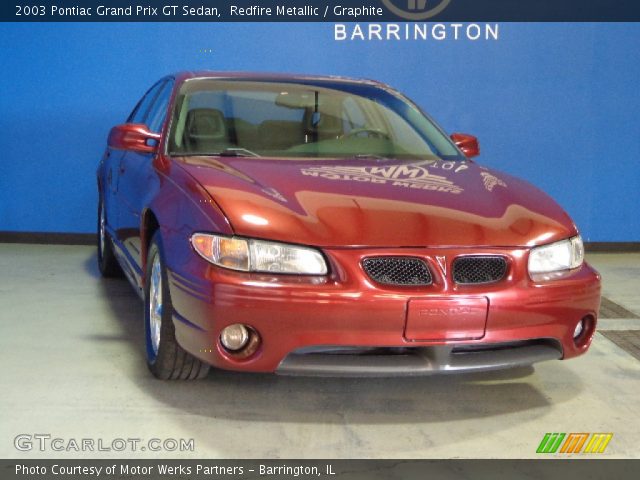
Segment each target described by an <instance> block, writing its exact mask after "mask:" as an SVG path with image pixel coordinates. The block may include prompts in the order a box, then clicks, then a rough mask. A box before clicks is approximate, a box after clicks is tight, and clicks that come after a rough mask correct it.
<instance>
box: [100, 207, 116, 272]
mask: <svg viewBox="0 0 640 480" xmlns="http://www.w3.org/2000/svg"><path fill="white" fill-rule="evenodd" d="M98 267H99V268H100V273H101V274H102V276H103V277H120V276H122V269H121V268H120V265H119V264H118V260H117V259H116V255H115V253H114V252H113V243H111V237H109V233H108V232H107V214H106V211H105V207H104V202H103V200H102V197H101V198H100V200H99V201H98Z"/></svg>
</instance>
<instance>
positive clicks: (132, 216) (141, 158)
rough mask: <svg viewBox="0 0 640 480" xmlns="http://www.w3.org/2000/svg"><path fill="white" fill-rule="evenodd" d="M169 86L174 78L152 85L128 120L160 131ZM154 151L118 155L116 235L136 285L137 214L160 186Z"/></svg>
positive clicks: (138, 270) (139, 273) (138, 261)
mask: <svg viewBox="0 0 640 480" xmlns="http://www.w3.org/2000/svg"><path fill="white" fill-rule="evenodd" d="M172 89H173V79H165V80H162V81H160V82H159V83H158V84H156V85H155V86H154V87H152V89H151V90H149V92H148V93H147V95H146V96H145V98H143V100H142V101H141V102H140V104H139V106H138V107H139V108H137V109H136V111H134V113H133V114H132V116H131V117H130V119H129V123H140V124H145V125H146V126H147V127H148V128H149V130H150V131H152V132H154V133H160V131H161V129H162V125H163V123H164V119H165V118H166V114H167V108H168V105H169V100H170V98H171V92H172ZM155 155H156V154H153V153H141V152H132V151H127V152H125V153H124V155H122V157H121V158H120V163H119V168H118V179H117V194H116V197H117V199H118V201H117V204H118V207H117V212H116V219H115V223H116V235H117V237H118V241H119V242H120V246H121V249H122V253H124V255H125V256H126V257H127V263H128V264H129V266H130V267H131V269H130V270H129V271H128V272H127V273H129V274H130V276H132V277H133V279H134V280H135V281H136V283H137V284H138V285H139V286H141V285H142V282H141V279H142V276H143V272H142V264H143V262H142V258H141V254H142V248H141V238H140V223H141V221H140V217H141V214H142V210H143V209H144V207H145V204H146V201H147V199H148V198H149V197H150V196H152V195H153V192H154V191H156V190H157V189H158V188H159V178H158V175H157V172H156V171H155V169H154V167H153V160H154V158H155Z"/></svg>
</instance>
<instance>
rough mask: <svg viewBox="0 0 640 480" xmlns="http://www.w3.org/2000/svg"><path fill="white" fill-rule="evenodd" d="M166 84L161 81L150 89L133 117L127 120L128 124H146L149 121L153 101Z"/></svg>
mask: <svg viewBox="0 0 640 480" xmlns="http://www.w3.org/2000/svg"><path fill="white" fill-rule="evenodd" d="M165 84H166V81H159V82H158V83H156V84H155V85H154V86H153V87H151V88H150V89H149V91H148V92H147V93H146V94H145V95H144V97H142V99H141V100H140V101H139V102H138V105H136V108H134V109H133V112H131V115H129V118H128V119H127V123H145V120H146V119H147V113H148V112H149V108H150V107H151V105H152V103H153V101H154V100H155V99H156V97H157V96H158V93H159V92H160V89H161V88H162V87H163V86H164V85H165Z"/></svg>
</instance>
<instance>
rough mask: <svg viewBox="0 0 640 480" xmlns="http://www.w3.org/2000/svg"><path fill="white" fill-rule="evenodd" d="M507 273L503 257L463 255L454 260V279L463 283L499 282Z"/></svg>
mask: <svg viewBox="0 0 640 480" xmlns="http://www.w3.org/2000/svg"><path fill="white" fill-rule="evenodd" d="M506 273H507V261H506V260H505V259H504V258H503V257H461V258H456V259H455V261H454V262H453V280H454V282H456V283H459V284H462V285H471V284H479V283H494V282H499V281H500V280H502V279H503V278H504V276H505V274H506Z"/></svg>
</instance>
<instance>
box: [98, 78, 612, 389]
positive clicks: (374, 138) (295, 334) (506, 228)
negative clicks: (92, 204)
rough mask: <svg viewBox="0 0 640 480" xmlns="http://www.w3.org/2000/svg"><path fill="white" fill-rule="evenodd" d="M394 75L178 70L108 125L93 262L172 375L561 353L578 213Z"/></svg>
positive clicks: (584, 294)
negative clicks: (114, 280)
mask: <svg viewBox="0 0 640 480" xmlns="http://www.w3.org/2000/svg"><path fill="white" fill-rule="evenodd" d="M478 153H479V148H478V143H477V140H476V139H475V138H474V137H472V136H470V135H463V134H453V135H451V137H447V136H446V135H445V133H444V132H443V131H442V130H441V129H440V128H439V127H438V126H437V125H436V124H435V123H434V122H433V121H432V120H431V119H430V118H429V117H428V116H426V115H425V114H424V113H423V112H422V111H421V110H420V108H418V107H417V106H416V105H415V104H414V103H412V102H411V101H410V100H409V99H407V98H406V97H405V96H403V95H402V94H400V93H398V92H397V91H395V90H393V89H391V88H390V87H388V86H386V85H383V84H380V83H377V82H373V81H363V80H350V79H344V78H338V77H315V76H282V75H258V74H230V73H211V72H198V73H181V74H178V75H173V76H168V77H166V78H163V79H162V80H160V81H159V82H158V83H156V84H155V85H154V86H153V87H152V88H151V89H150V90H149V91H148V92H147V93H146V95H145V96H144V97H143V98H142V99H141V100H140V102H139V103H138V104H137V106H136V107H135V109H134V110H133V112H132V113H131V115H130V116H129V118H128V119H127V121H126V123H124V124H123V125H119V126H116V127H114V128H113V129H112V130H111V133H110V134H109V139H108V148H107V150H106V152H105V154H104V156H103V158H102V160H101V162H100V166H99V168H98V188H99V207H98V232H99V239H98V240H99V241H98V246H99V247H98V259H99V264H100V270H101V272H102V273H103V274H104V275H105V276H111V275H117V274H120V273H122V272H124V274H125V275H126V277H127V278H128V279H129V281H130V282H131V283H132V284H133V285H134V286H135V288H136V290H137V291H138V293H139V294H140V295H141V296H142V297H143V298H144V302H145V330H146V352H147V360H148V364H149V368H150V370H151V372H153V374H154V375H155V376H157V377H159V378H163V379H169V378H182V379H187V378H198V377H203V376H204V375H205V374H206V373H207V371H208V369H209V366H210V365H213V366H214V367H218V368H222V369H229V370H244V371H254V372H277V373H282V374H292V375H336V376H340V375H355V376H367V375H419V374H428V373H436V372H462V371H474V370H487V369H496V368H505V367H512V366H519V365H527V364H531V363H534V362H538V361H542V360H547V359H568V358H571V357H575V356H577V355H580V354H582V353H584V352H585V351H586V350H587V349H588V347H589V344H590V343H591V339H592V337H593V335H594V331H595V327H596V317H597V312H598V308H599V303H600V276H599V275H598V273H597V272H596V271H594V270H593V269H592V268H591V267H590V266H589V265H587V264H586V263H585V262H584V251H583V244H582V240H581V238H580V236H579V234H578V231H577V229H576V227H575V225H574V223H573V222H572V221H571V219H570V218H569V217H568V216H567V214H566V213H565V212H564V211H563V210H562V209H561V208H560V207H559V206H558V205H557V204H556V203H555V202H554V201H553V200H552V199H551V198H549V197H548V196H547V195H545V194H544V193H542V192H541V191H540V190H537V189H536V188H534V187H533V186H531V185H529V184H528V183H526V182H524V181H522V180H518V179H517V178H514V177H511V176H508V175H506V174H503V173H500V172H496V171H492V170H489V169H487V168H484V167H482V166H480V165H479V164H477V163H476V162H475V161H473V160H471V158H472V157H474V156H476V155H478Z"/></svg>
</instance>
